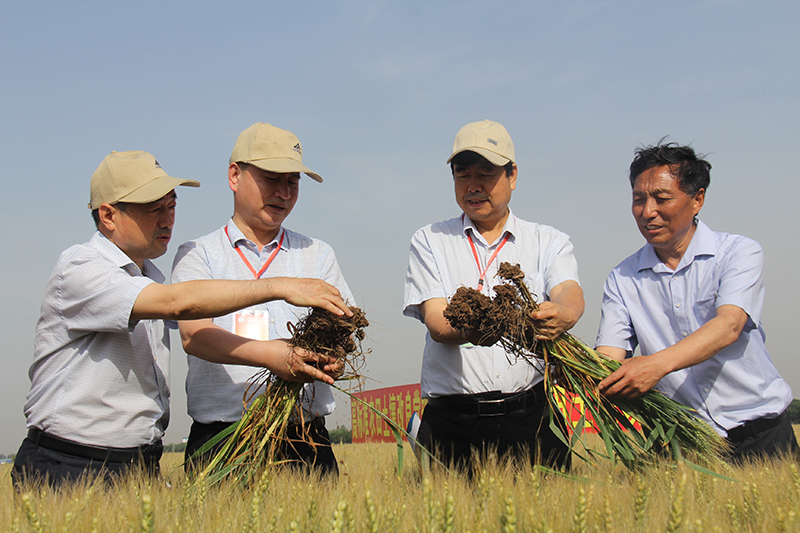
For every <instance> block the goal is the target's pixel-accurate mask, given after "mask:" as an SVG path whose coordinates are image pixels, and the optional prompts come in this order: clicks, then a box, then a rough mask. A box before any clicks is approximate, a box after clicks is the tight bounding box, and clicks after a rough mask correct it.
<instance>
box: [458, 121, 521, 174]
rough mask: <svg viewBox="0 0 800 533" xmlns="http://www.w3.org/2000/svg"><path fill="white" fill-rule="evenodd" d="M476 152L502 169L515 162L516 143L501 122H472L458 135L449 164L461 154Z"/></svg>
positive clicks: (459, 131)
mask: <svg viewBox="0 0 800 533" xmlns="http://www.w3.org/2000/svg"><path fill="white" fill-rule="evenodd" d="M467 151H469V152H475V153H476V154H479V155H482V156H483V157H485V158H486V159H487V160H488V161H489V162H490V163H491V164H493V165H497V166H498V167H502V166H505V165H507V164H508V163H513V162H514V143H513V142H512V141H511V136H510V135H509V134H508V132H507V131H506V129H505V128H504V127H503V125H502V124H500V123H499V122H493V121H491V120H482V121H480V122H470V123H469V124H467V125H466V126H464V127H463V128H461V129H460V130H458V133H457V134H456V141H455V142H454V143H453V153H452V154H450V158H449V159H448V160H447V162H448V163H449V162H450V161H452V160H453V158H454V157H455V156H457V155H458V154H460V153H461V152H467Z"/></svg>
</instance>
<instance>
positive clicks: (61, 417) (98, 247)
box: [11, 151, 350, 486]
mask: <svg viewBox="0 0 800 533" xmlns="http://www.w3.org/2000/svg"><path fill="white" fill-rule="evenodd" d="M179 185H185V186H190V187H199V186H200V183H198V182H197V181H194V180H187V179H179V178H173V177H171V176H168V175H167V173H166V172H164V170H163V169H162V168H161V165H159V164H158V161H156V159H155V158H154V157H153V156H152V155H151V154H149V153H147V152H142V151H130V152H112V153H111V154H109V155H108V156H106V157H105V159H103V161H102V163H101V164H100V166H99V167H98V168H97V170H96V171H95V173H94V174H93V175H92V181H91V202H90V204H89V208H90V209H92V212H93V213H94V215H93V217H94V218H95V221H96V222H95V224H96V226H97V232H96V233H95V234H94V236H92V238H91V240H89V242H86V243H83V244H80V245H75V246H72V247H70V248H69V249H67V250H65V251H64V252H63V253H62V254H61V256H60V257H59V259H58V263H57V264H56V267H55V269H54V270H53V273H52V274H51V276H50V280H49V282H48V284H47V289H46V290H45V295H44V298H43V299H42V309H41V315H40V317H39V322H38V324H37V326H36V340H35V345H34V360H33V364H32V365H31V368H30V372H29V376H30V379H31V389H30V392H29V393H28V397H27V401H26V402H25V416H26V417H27V427H28V436H27V438H25V439H24V440H23V442H22V445H21V446H20V449H19V451H18V452H17V455H16V458H15V460H14V468H13V470H12V472H11V476H12V479H13V480H14V483H15V484H19V483H22V482H24V481H25V480H28V479H30V480H34V479H37V480H46V481H47V482H49V483H50V484H51V485H53V486H56V485H60V484H62V483H64V482H66V481H74V480H76V479H78V478H80V477H82V476H83V475H85V474H87V473H93V474H99V475H101V476H103V477H104V478H105V479H106V480H110V479H112V478H113V477H115V476H117V475H119V474H121V473H124V472H126V471H128V470H129V469H131V468H132V467H137V468H139V467H141V468H143V469H144V470H145V471H147V472H149V473H152V474H157V473H158V471H159V460H160V458H161V452H162V445H161V437H162V436H163V434H164V431H165V429H166V427H167V423H168V422H169V331H168V329H169V328H170V327H171V328H173V329H174V327H175V325H174V322H173V321H174V320H176V319H179V318H180V319H191V318H205V317H212V316H218V315H224V314H227V313H230V312H232V311H234V310H236V309H241V308H243V307H248V306H250V305H254V304H257V303H261V302H267V301H271V300H275V299H285V300H286V301H289V302H291V303H293V304H294V305H298V306H312V305H313V306H319V307H323V308H325V309H328V310H329V311H333V312H336V313H339V314H342V313H345V312H347V313H349V312H350V311H349V310H348V309H347V307H346V305H345V303H344V301H343V300H342V299H341V296H340V294H339V291H338V290H336V289H335V288H334V287H332V286H331V285H328V284H327V283H325V282H323V281H321V280H316V279H288V278H273V279H271V280H257V281H228V280H220V281H192V282H188V283H177V284H172V285H164V284H163V283H164V276H163V275H162V274H161V272H160V271H159V270H158V268H157V267H156V266H155V265H154V264H153V263H152V261H151V259H155V258H156V257H159V256H161V255H163V254H164V253H165V252H166V250H167V245H168V244H169V240H170V237H171V234H172V227H173V224H174V223H175V206H176V194H175V191H174V189H175V187H177V186H179ZM259 348H260V349H259V350H254V351H251V352H250V353H249V354H236V356H235V357H230V358H228V359H227V361H226V362H232V363H234V362H235V363H238V364H246V365H257V366H272V367H275V366H286V367H288V368H291V372H290V373H294V374H297V376H298V377H297V379H298V380H306V379H322V380H325V381H328V382H330V383H332V382H333V379H332V378H331V376H330V375H329V374H331V373H335V371H336V370H337V369H338V368H337V366H338V365H337V364H336V362H335V361H329V360H328V358H326V357H325V356H323V355H318V354H314V353H310V352H306V351H304V350H300V349H299V348H293V347H291V346H290V345H289V344H288V343H287V342H285V341H280V340H275V341H271V343H264V344H263V345H261V346H260V347H259ZM308 363H311V364H308ZM317 364H321V365H322V370H320V369H319V368H316V366H315V365H317Z"/></svg>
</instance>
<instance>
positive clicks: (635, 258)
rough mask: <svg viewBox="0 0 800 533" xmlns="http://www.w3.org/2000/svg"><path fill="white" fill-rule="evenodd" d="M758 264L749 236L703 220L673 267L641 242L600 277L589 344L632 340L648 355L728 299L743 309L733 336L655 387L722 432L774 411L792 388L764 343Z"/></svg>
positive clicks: (627, 346)
mask: <svg viewBox="0 0 800 533" xmlns="http://www.w3.org/2000/svg"><path fill="white" fill-rule="evenodd" d="M763 265H764V255H763V252H762V250H761V246H760V245H759V244H758V243H757V242H756V241H754V240H752V239H748V238H746V237H742V236H740V235H731V234H728V233H717V232H714V231H712V230H711V229H709V227H708V226H706V225H705V224H704V223H703V222H698V225H697V228H696V230H695V233H694V235H693V236H692V241H691V242H690V244H689V247H688V248H687V250H686V253H685V254H684V255H683V258H682V259H681V261H680V263H679V264H678V267H677V268H676V269H675V270H674V271H673V270H671V269H670V268H669V267H667V266H666V265H665V264H664V263H662V262H661V261H660V260H659V259H658V256H656V253H655V250H654V249H653V247H652V246H651V245H650V244H646V245H644V246H643V247H642V248H640V249H639V250H638V251H637V252H636V253H635V254H633V255H632V256H630V257H628V258H627V259H625V260H624V261H623V262H622V263H620V264H619V265H617V266H616V267H615V268H614V269H613V270H612V271H611V273H610V274H609V276H608V279H607V280H606V283H605V287H604V291H603V307H602V316H601V319H600V328H599V331H598V334H597V342H596V345H597V346H613V347H616V348H622V349H623V350H626V351H628V352H630V353H633V351H634V350H635V349H636V347H637V346H638V347H639V349H640V351H641V354H642V355H651V354H653V353H656V352H658V351H661V350H663V349H665V348H668V347H670V346H672V345H673V344H675V343H677V342H678V341H680V340H681V339H683V338H684V337H686V336H688V335H690V334H692V333H693V332H694V331H696V330H697V329H699V328H700V327H701V326H702V325H703V324H705V323H706V322H708V321H709V320H711V319H712V318H714V317H715V316H716V312H717V308H718V307H720V306H722V305H735V306H737V307H739V308H741V309H742V310H744V312H745V313H747V316H748V320H747V323H746V324H745V326H744V329H743V330H742V333H741V334H740V335H739V338H738V339H737V340H736V341H735V342H734V343H733V344H731V345H730V346H727V347H726V348H724V349H723V350H721V351H720V352H719V353H718V354H716V355H715V356H713V357H711V358H710V359H708V360H706V361H704V362H702V363H700V364H698V365H695V366H692V367H689V368H685V369H683V370H678V371H676V372H672V373H671V374H668V375H667V376H665V377H664V378H662V379H661V381H659V383H658V385H657V386H656V387H655V388H656V389H657V390H659V391H661V392H663V393H664V394H665V395H666V396H668V397H670V398H673V399H675V400H677V401H678V402H681V403H683V404H684V405H687V406H689V407H692V408H693V409H695V410H696V413H695V414H696V415H697V416H698V417H699V418H701V419H703V420H705V421H706V422H708V423H709V424H710V425H711V427H713V428H714V429H715V430H716V431H717V433H719V434H720V435H722V436H725V435H727V430H729V429H732V428H734V427H736V426H739V425H741V424H743V423H744V422H747V421H749V420H754V419H757V418H761V417H768V418H772V417H775V416H777V415H779V414H780V413H782V412H783V411H784V410H785V409H786V408H787V406H788V405H789V403H791V401H792V390H791V387H790V386H789V384H788V383H786V381H784V380H783V378H781V376H780V375H779V374H778V371H777V370H776V369H775V367H774V366H773V364H772V360H771V359H770V356H769V353H767V349H766V347H765V346H764V341H765V339H766V335H765V333H764V329H763V328H762V327H761V310H762V307H763V304H764V283H763V277H762V276H763Z"/></svg>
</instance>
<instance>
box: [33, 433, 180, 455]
mask: <svg viewBox="0 0 800 533" xmlns="http://www.w3.org/2000/svg"><path fill="white" fill-rule="evenodd" d="M28 440H30V441H31V442H33V443H34V444H36V445H37V446H41V447H42V448H47V449H48V450H52V451H54V452H59V453H66V454H68V455H74V456H75V457H83V458H84V459H92V460H94V461H108V462H111V463H134V462H136V461H138V460H139V458H143V459H156V460H157V459H158V458H160V457H161V453H162V452H163V451H164V446H163V445H162V444H161V440H160V439H159V441H158V442H156V443H155V444H146V445H144V446H139V447H136V448H103V447H101V446H89V445H86V444H78V443H77V442H73V441H71V440H66V439H62V438H59V437H56V436H53V435H48V434H47V433H45V432H44V431H42V430H41V429H36V428H30V429H29V430H28Z"/></svg>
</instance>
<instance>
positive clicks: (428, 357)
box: [403, 213, 578, 398]
mask: <svg viewBox="0 0 800 533" xmlns="http://www.w3.org/2000/svg"><path fill="white" fill-rule="evenodd" d="M467 233H469V234H470V235H472V239H473V242H474V243H475V248H476V250H477V253H478V256H479V258H480V261H481V264H480V270H479V267H478V265H477V264H476V263H475V258H474V256H473V254H472V248H471V246H470V243H469V240H468V238H467ZM505 234H508V235H509V238H508V242H506V244H505V245H504V246H503V248H502V249H501V250H500V252H499V253H498V254H497V257H496V258H495V260H494V261H493V262H492V264H491V265H489V269H488V271H487V272H486V279H485V282H484V286H483V289H482V292H483V293H484V294H486V295H487V296H491V295H493V294H494V293H493V292H492V290H491V288H492V287H493V286H495V285H497V284H502V283H504V281H503V280H501V279H498V278H496V277H495V275H496V274H497V269H498V267H499V266H500V263H502V262H508V263H511V264H519V265H520V267H521V268H522V270H523V272H525V283H526V284H527V285H528V288H529V289H530V290H531V291H532V292H533V293H535V296H536V297H537V298H538V300H539V301H544V300H546V299H547V298H548V295H549V294H550V291H551V290H552V289H553V288H554V287H556V286H557V285H559V284H560V283H563V282H565V281H569V280H572V281H575V282H578V264H577V261H576V260H575V256H574V255H573V253H572V250H573V247H572V243H571V242H570V240H569V237H568V236H567V235H566V234H564V233H562V232H560V231H558V230H556V229H554V228H552V227H550V226H544V225H541V224H536V223H534V222H526V221H525V220H521V219H519V218H517V217H515V216H514V215H513V213H510V214H509V216H508V220H507V221H506V224H505V226H504V228H503V235H505ZM501 242H502V236H501V237H500V238H499V239H498V240H497V241H496V242H494V243H488V242H486V240H485V239H484V238H483V236H481V234H480V232H479V231H477V229H476V228H475V227H474V226H473V224H472V221H471V220H470V219H469V217H466V216H460V217H457V218H453V219H450V220H446V221H444V222H439V223H436V224H431V225H429V226H425V227H424V228H422V229H420V230H418V231H417V232H416V233H415V234H414V236H413V237H412V238H411V252H410V256H409V262H408V272H407V274H406V282H405V295H404V299H403V314H404V315H406V316H409V317H412V318H416V319H417V320H419V321H420V322H423V323H424V319H423V316H422V313H421V311H420V307H419V306H420V304H421V303H423V302H425V301H427V300H430V299H433V298H448V299H449V298H450V297H452V296H453V295H454V294H455V292H456V290H457V289H458V288H459V287H462V286H463V287H472V288H475V289H477V286H478V280H479V275H480V272H481V271H483V269H485V268H486V262H487V261H488V260H489V258H490V257H491V256H492V254H493V253H494V252H495V250H496V249H497V248H498V247H499V246H500V244H501ZM540 381H542V375H541V373H540V372H539V371H538V370H536V369H535V368H533V367H532V366H531V365H530V364H528V363H527V362H526V361H524V360H515V359H512V358H511V357H510V356H509V355H508V354H507V353H506V352H505V350H504V349H503V348H502V346H501V345H500V344H499V343H498V344H495V345H494V346H488V347H486V346H472V345H462V346H457V345H452V344H444V343H441V342H436V341H434V340H433V339H432V338H431V335H430V333H429V332H427V331H426V335H425V351H424V352H423V356H422V380H421V389H422V390H421V392H422V397H423V398H433V397H437V396H447V395H452V394H477V393H481V392H488V391H501V392H506V393H510V392H518V391H522V390H527V389H529V388H531V387H532V386H533V385H536V384H537V383H539V382H540Z"/></svg>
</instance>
